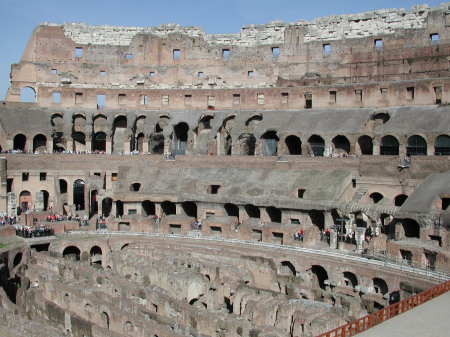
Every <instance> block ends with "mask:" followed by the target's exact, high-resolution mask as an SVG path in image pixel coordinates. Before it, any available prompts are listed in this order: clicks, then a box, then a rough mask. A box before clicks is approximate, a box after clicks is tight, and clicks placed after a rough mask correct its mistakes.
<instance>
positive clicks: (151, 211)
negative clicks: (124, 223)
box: [142, 200, 156, 217]
mask: <svg viewBox="0 0 450 337" xmlns="http://www.w3.org/2000/svg"><path fill="white" fill-rule="evenodd" d="M150 215H156V207H155V203H154V202H152V201H149V200H144V201H143V202H142V216H143V217H146V216H150Z"/></svg>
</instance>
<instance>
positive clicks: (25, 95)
mask: <svg viewBox="0 0 450 337" xmlns="http://www.w3.org/2000/svg"><path fill="white" fill-rule="evenodd" d="M20 102H21V103H36V91H35V90H34V89H33V88H32V87H23V88H22V89H21V90H20Z"/></svg>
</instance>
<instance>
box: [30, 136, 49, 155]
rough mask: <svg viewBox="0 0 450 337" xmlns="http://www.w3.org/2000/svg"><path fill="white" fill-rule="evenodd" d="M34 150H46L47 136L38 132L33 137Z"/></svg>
mask: <svg viewBox="0 0 450 337" xmlns="http://www.w3.org/2000/svg"><path fill="white" fill-rule="evenodd" d="M36 151H40V152H44V151H47V137H45V136H44V135H43V134H38V135H36V136H34V138H33V152H36Z"/></svg>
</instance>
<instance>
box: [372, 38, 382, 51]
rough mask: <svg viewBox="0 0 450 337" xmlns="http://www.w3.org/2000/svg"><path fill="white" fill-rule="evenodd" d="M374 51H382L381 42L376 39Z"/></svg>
mask: <svg viewBox="0 0 450 337" xmlns="http://www.w3.org/2000/svg"><path fill="white" fill-rule="evenodd" d="M374 44H375V50H381V49H383V40H381V39H376V40H375V42H374Z"/></svg>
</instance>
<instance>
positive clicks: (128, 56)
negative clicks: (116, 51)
mask: <svg viewBox="0 0 450 337" xmlns="http://www.w3.org/2000/svg"><path fill="white" fill-rule="evenodd" d="M125 58H126V59H127V60H131V59H132V58H133V54H125Z"/></svg>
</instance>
